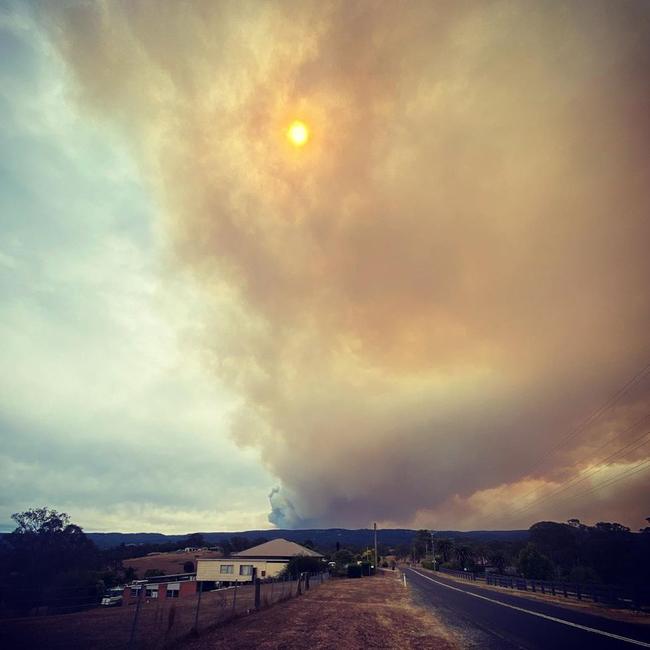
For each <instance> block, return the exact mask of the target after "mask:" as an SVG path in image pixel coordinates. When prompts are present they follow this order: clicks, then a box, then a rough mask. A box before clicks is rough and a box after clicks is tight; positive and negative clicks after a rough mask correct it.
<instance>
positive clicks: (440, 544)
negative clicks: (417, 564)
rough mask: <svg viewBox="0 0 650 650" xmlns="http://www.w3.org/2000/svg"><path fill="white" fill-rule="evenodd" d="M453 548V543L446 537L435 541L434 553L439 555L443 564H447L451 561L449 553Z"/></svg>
mask: <svg viewBox="0 0 650 650" xmlns="http://www.w3.org/2000/svg"><path fill="white" fill-rule="evenodd" d="M453 547H454V544H453V542H452V541H451V540H450V539H447V538H446V537H442V538H440V539H437V540H436V553H439V554H440V557H441V558H442V561H443V562H449V560H450V559H451V552H452V549H453Z"/></svg>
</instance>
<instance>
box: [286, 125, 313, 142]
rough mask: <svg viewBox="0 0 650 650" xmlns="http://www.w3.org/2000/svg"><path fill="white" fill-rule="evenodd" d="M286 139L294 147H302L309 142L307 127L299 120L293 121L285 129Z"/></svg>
mask: <svg viewBox="0 0 650 650" xmlns="http://www.w3.org/2000/svg"><path fill="white" fill-rule="evenodd" d="M287 138H289V141H290V142H291V144H293V145H294V146H295V147H302V146H303V145H304V144H305V143H306V142H307V140H309V129H308V128H307V125H306V124H305V123H304V122H301V121H300V120H294V121H293V122H291V124H290V125H289V128H288V129H287Z"/></svg>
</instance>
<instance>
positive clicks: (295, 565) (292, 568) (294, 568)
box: [282, 551, 340, 578]
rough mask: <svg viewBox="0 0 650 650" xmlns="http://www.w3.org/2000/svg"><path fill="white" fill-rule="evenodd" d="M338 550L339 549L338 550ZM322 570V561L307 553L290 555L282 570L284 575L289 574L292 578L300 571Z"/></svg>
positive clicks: (318, 571)
mask: <svg viewBox="0 0 650 650" xmlns="http://www.w3.org/2000/svg"><path fill="white" fill-rule="evenodd" d="M339 552H340V551H339ZM322 570H323V562H322V561H321V559H320V558H318V557H311V556H309V555H296V556H295V557H292V558H291V559H290V560H289V562H288V564H287V566H286V568H285V569H284V571H283V572H282V573H283V574H284V575H289V576H291V577H292V578H296V577H298V575H299V574H301V573H304V572H306V573H320V572H321V571H322Z"/></svg>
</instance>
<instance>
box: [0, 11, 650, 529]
mask: <svg viewBox="0 0 650 650" xmlns="http://www.w3.org/2000/svg"><path fill="white" fill-rule="evenodd" d="M649 36H650V8H649V7H648V6H647V5H645V4H644V3H634V2H629V3H628V2H623V3H612V2H599V1H598V0H594V1H593V2H590V3H583V2H556V3H538V2H526V1H521V2H510V1H507V2H506V1H495V2H488V3H486V2H443V1H440V2H421V3H420V2H408V3H401V2H386V3H375V2H356V3H349V2H308V1H303V2H272V3H259V2H200V1H196V2H189V3H165V4H162V5H161V4H160V3H158V2H153V1H152V2H145V1H139V2H126V1H124V2H121V1H117V0H111V1H106V2H93V1H85V0H84V1H82V0H78V1H77V0H70V1H66V2H60V3H41V2H11V1H7V0H2V1H0V225H1V232H2V237H1V239H0V334H1V339H0V340H1V341H2V345H1V346H0V355H1V356H0V358H1V361H2V363H0V442H1V447H0V528H4V529H6V530H9V529H11V521H10V517H11V514H12V513H13V512H18V511H21V510H24V509H26V508H28V507H30V506H40V505H46V504H47V505H49V506H50V507H55V508H57V509H59V510H64V511H66V512H68V513H69V514H70V515H71V518H72V520H73V521H75V522H76V523H78V524H80V525H82V526H83V527H84V528H85V529H86V530H94V531H101V530H106V531H108V530H114V531H133V532H135V531H159V532H166V533H179V532H180V533H183V532H189V531H194V530H201V531H210V530H233V531H234V530H244V529H253V528H270V527H290V528H303V527H332V526H345V527H351V528H360V527H366V526H369V525H371V524H372V522H374V521H376V522H378V524H379V525H380V526H384V527H388V526H391V527H395V526H400V527H415V528H434V529H435V528H437V529H458V530H467V529H497V528H523V527H527V526H529V525H530V524H532V523H533V522H535V521H539V520H542V519H553V520H559V521H562V520H566V519H568V518H570V517H578V518H580V519H581V520H583V521H586V522H589V523H591V522H596V521H601V520H606V521H619V522H621V523H624V524H626V525H629V526H630V527H632V528H633V529H637V528H639V527H641V526H643V525H645V521H644V519H645V517H648V516H650V503H648V498H647V495H648V494H649V493H650V490H649V488H650V367H649V366H648V363H649V362H650V292H649V291H648V281H649V279H650V258H649V257H648V255H647V244H648V241H650V220H649V219H648V216H647V215H648V208H649V207H650V206H649V205H648V203H649V201H650V199H649V198H648V192H647V188H648V187H650V154H649V153H648V152H650V147H649V146H648V145H649V144H650V142H649V140H650V138H649V136H650V122H649V121H648V117H647V116H648V115H649V114H650V89H649V88H648V85H647V71H648V69H649V67H650V38H648V37H649ZM295 120H300V121H301V122H303V123H304V124H305V126H306V128H307V129H308V133H309V137H308V139H307V141H306V142H305V143H303V144H302V146H296V144H295V143H293V142H292V141H291V140H290V139H289V138H287V131H288V129H290V125H291V124H292V123H293V122H294V121H295ZM646 470H648V471H646Z"/></svg>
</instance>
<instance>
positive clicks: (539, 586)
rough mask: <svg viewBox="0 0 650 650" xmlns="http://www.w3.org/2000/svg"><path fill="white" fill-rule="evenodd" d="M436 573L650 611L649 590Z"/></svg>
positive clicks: (473, 574)
mask: <svg viewBox="0 0 650 650" xmlns="http://www.w3.org/2000/svg"><path fill="white" fill-rule="evenodd" d="M438 571H439V572H440V573H443V574H447V575H451V576H454V577H455V578H461V579H462V580H468V581H470V582H475V581H481V582H483V581H484V582H485V583H486V584H488V585H492V586H494V587H503V588H505V589H513V590H518V591H529V592H531V593H540V594H544V595H551V596H561V597H563V598H567V599H574V600H580V601H591V602H594V603H601V604H604V605H607V606H609V607H616V608H621V609H632V610H635V611H650V587H648V586H642V585H637V586H635V587H628V588H625V587H618V586H615V585H597V584H585V583H576V582H563V581H556V580H531V579H529V578H520V577H518V576H507V575H500V574H497V573H487V574H483V573H482V572H481V573H478V572H474V571H455V570H454V569H444V568H439V569H438Z"/></svg>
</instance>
